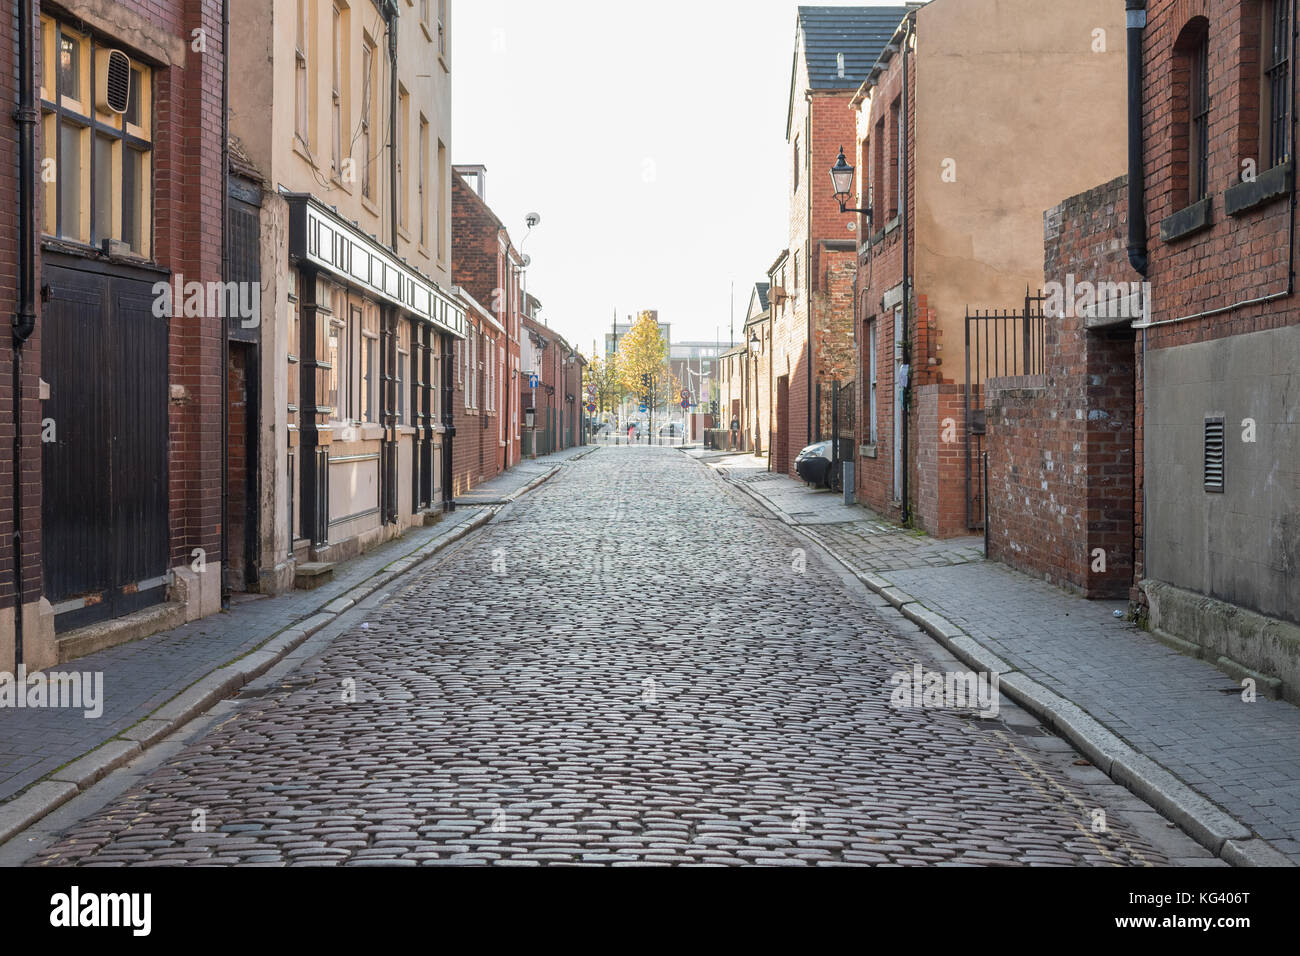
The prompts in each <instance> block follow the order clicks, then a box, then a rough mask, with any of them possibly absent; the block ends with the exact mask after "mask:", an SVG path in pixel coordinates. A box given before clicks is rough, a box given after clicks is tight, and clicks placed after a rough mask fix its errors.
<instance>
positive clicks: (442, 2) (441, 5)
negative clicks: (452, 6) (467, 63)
mask: <svg viewBox="0 0 1300 956" xmlns="http://www.w3.org/2000/svg"><path fill="white" fill-rule="evenodd" d="M438 53H439V55H440V56H446V55H447V0H438Z"/></svg>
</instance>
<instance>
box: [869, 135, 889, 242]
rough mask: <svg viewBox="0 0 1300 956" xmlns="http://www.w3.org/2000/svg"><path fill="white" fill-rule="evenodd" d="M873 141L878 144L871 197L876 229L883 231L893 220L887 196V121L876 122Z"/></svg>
mask: <svg viewBox="0 0 1300 956" xmlns="http://www.w3.org/2000/svg"><path fill="white" fill-rule="evenodd" d="M871 139H872V142H874V143H875V144H876V148H875V151H874V153H873V155H872V158H871V195H872V202H873V203H875V206H874V207H873V208H875V209H876V215H877V217H878V220H877V222H876V226H875V227H876V229H881V228H882V227H883V226H884V225H885V223H887V222H889V220H890V219H891V218H892V217H891V216H890V215H889V197H888V196H886V195H885V182H886V180H885V121H884V119H883V118H881V119H880V120H878V121H877V122H876V131H875V133H874V134H872V137H871Z"/></svg>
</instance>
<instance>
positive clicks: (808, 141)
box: [782, 92, 822, 468]
mask: <svg viewBox="0 0 1300 956" xmlns="http://www.w3.org/2000/svg"><path fill="white" fill-rule="evenodd" d="M804 99H806V100H807V101H808V116H807V119H806V120H805V121H804V131H803V142H804V150H803V152H804V163H803V165H804V169H803V178H804V182H805V183H806V184H807V185H806V186H805V188H804V191H805V192H806V193H807V194H808V212H807V220H806V221H807V223H808V232H807V237H806V242H805V245H804V247H803V268H804V274H803V276H802V277H800V276H798V275H795V281H796V282H802V283H803V289H802V290H800V291H802V293H803V294H804V295H805V296H806V297H807V300H808V301H807V303H806V305H805V306H804V309H805V310H806V311H807V313H808V337H807V342H808V436H807V442H808V444H809V445H811V444H812V443H813V442H814V441H816V440H817V438H819V437H820V436H817V437H814V433H813V422H814V421H816V422H817V431H818V432H820V431H821V427H822V410H821V406H820V405H818V406H816V407H814V405H813V395H814V393H813V379H814V378H815V377H816V375H815V373H816V368H817V366H816V362H814V361H813V354H814V353H815V352H816V351H817V346H816V343H815V341H814V340H813V290H812V251H813V234H812V223H813V199H812V168H813V166H812V157H813V148H812V125H813V121H812V114H813V96H812V93H811V92H808V93H805V94H804ZM814 416H816V418H814ZM790 451H791V449H790V448H788V447H787V448H786V454H787V455H788V454H789V453H790ZM795 454H796V455H797V454H798V452H795ZM782 464H783V465H785V466H786V467H787V468H788V467H789V465H786V463H785V462H782Z"/></svg>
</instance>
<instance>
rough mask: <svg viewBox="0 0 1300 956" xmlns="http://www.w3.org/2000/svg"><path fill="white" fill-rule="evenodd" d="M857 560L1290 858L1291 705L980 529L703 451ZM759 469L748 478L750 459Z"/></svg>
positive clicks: (1296, 846) (1298, 764) (1297, 794)
mask: <svg viewBox="0 0 1300 956" xmlns="http://www.w3.org/2000/svg"><path fill="white" fill-rule="evenodd" d="M706 463H707V464H708V465H709V467H712V468H715V469H717V470H718V471H720V472H721V473H723V474H724V476H726V477H727V478H728V479H729V480H731V481H732V482H734V483H736V484H739V485H741V486H743V487H744V488H745V489H746V490H747V491H748V492H750V493H751V494H753V495H755V496H757V497H759V498H760V499H762V500H763V501H764V502H766V503H767V505H768V506H769V507H770V508H772V509H773V510H774V511H776V512H777V513H778V514H779V515H780V516H781V517H782V520H785V521H786V522H787V523H789V524H792V525H795V526H798V527H799V528H800V530H801V531H802V532H803V533H805V534H807V535H808V536H809V537H811V538H813V539H814V540H816V541H818V542H819V543H821V544H823V545H824V546H825V547H826V548H827V549H828V550H830V551H831V552H833V553H834V554H835V555H836V557H838V558H839V559H840V560H841V561H843V562H844V563H845V564H847V565H848V566H849V567H851V568H853V569H854V570H855V571H858V572H871V573H873V574H876V575H878V576H880V577H882V578H884V579H886V580H887V581H888V582H889V583H890V584H892V585H894V586H895V587H897V588H899V589H900V590H902V591H904V592H906V593H907V594H909V595H911V597H912V598H913V599H915V600H916V601H917V602H919V603H920V604H922V605H923V606H925V607H927V608H929V609H930V610H932V611H935V612H936V613H938V614H941V615H943V616H944V617H946V618H947V619H948V620H949V621H951V622H952V623H953V624H955V625H957V626H958V627H960V628H961V629H962V630H963V631H965V632H966V633H967V634H968V635H970V636H971V637H972V638H974V639H975V640H976V641H978V642H979V643H980V644H982V645H983V646H984V647H986V648H987V649H988V650H990V651H992V652H994V653H995V654H997V655H998V656H1000V657H1002V658H1003V659H1004V660H1005V661H1006V662H1007V663H1009V664H1011V665H1012V666H1013V667H1014V668H1016V669H1017V670H1019V671H1021V672H1023V673H1024V674H1025V675H1026V676H1028V677H1030V678H1032V679H1033V680H1036V681H1038V682H1039V683H1041V684H1043V685H1044V686H1046V687H1048V688H1050V689H1051V690H1052V691H1054V692H1055V693H1056V694H1059V695H1060V696H1061V697H1063V698H1065V699H1066V700H1068V701H1072V702H1073V703H1074V704H1077V705H1078V706H1079V707H1081V708H1082V709H1083V710H1085V711H1086V712H1087V713H1088V714H1090V715H1091V716H1092V717H1093V718H1095V719H1096V720H1097V721H1099V722H1100V723H1102V724H1103V725H1104V726H1105V727H1106V728H1107V729H1109V730H1110V731H1111V732H1112V733H1114V734H1116V735H1118V736H1119V737H1121V738H1122V739H1123V740H1124V741H1126V742H1127V743H1128V744H1129V745H1130V746H1131V747H1133V748H1135V749H1136V750H1138V751H1140V752H1141V753H1143V754H1144V755H1146V756H1147V757H1149V758H1150V759H1152V760H1154V761H1155V762H1156V763H1158V764H1160V765H1161V766H1163V767H1164V768H1165V769H1167V770H1169V771H1171V772H1172V773H1173V774H1174V775H1176V776H1177V777H1179V778H1180V779H1181V780H1182V781H1183V782H1184V783H1185V784H1187V785H1188V786H1189V787H1191V788H1192V789H1193V790H1195V791H1197V792H1198V793H1199V794H1201V795H1202V796H1204V797H1205V798H1207V799H1209V800H1211V801H1213V802H1214V803H1216V804H1218V805H1219V806H1220V807H1221V808H1222V809H1223V810H1225V811H1226V812H1227V813H1229V814H1230V815H1231V816H1233V817H1235V818H1236V819H1237V820H1238V821H1240V822H1241V823H1242V824H1244V825H1245V826H1247V827H1249V828H1250V829H1251V830H1253V831H1254V832H1255V834H1256V835H1257V836H1259V837H1260V838H1262V839H1264V840H1267V841H1269V842H1270V843H1272V845H1273V846H1274V847H1276V848H1277V849H1278V850H1279V851H1281V852H1282V853H1284V854H1286V855H1287V856H1289V857H1290V858H1291V859H1292V860H1293V861H1295V862H1297V863H1300V709H1297V708H1295V707H1293V706H1291V705H1290V704H1288V703H1285V702H1281V701H1273V700H1268V699H1267V698H1264V697H1260V698H1259V699H1258V700H1257V701H1256V702H1255V703H1252V704H1247V703H1245V702H1243V701H1242V699H1241V687H1240V685H1238V684H1237V683H1236V682H1234V681H1233V680H1232V679H1231V678H1229V677H1228V676H1227V675H1226V674H1224V673H1223V672H1222V671H1220V670H1218V669H1217V668H1215V667H1213V666H1211V665H1210V664H1209V663H1208V662H1206V661H1201V660H1197V659H1195V658H1191V657H1186V656H1184V655H1182V654H1179V653H1177V652H1176V651H1174V650H1171V649H1170V648H1168V647H1166V646H1165V645H1163V644H1161V643H1159V642H1158V641H1156V640H1155V639H1154V638H1152V637H1151V636H1150V635H1148V634H1147V633H1145V632H1144V631H1142V630H1141V629H1139V628H1138V627H1136V626H1135V625H1133V624H1131V623H1129V622H1127V621H1125V620H1123V619H1118V618H1116V617H1115V616H1114V613H1113V612H1114V611H1116V610H1122V609H1124V608H1126V607H1127V605H1125V604H1123V603H1120V602H1106V601H1088V600H1085V599H1083V598H1079V597H1075V596H1073V595H1071V594H1068V593H1066V592H1064V591H1062V590H1059V589H1058V588H1056V587H1053V586H1052V585H1050V584H1047V583H1045V582H1043V581H1038V580H1036V579H1034V578H1031V577H1029V576H1028V575H1025V574H1022V573H1020V572H1019V571H1015V570H1012V569H1011V568H1009V567H1007V566H1005V565H1002V564H999V563H997V562H992V561H985V560H983V550H982V541H980V539H977V538H963V539H956V540H951V541H936V540H934V539H931V538H929V537H927V536H925V535H918V534H917V533H915V532H911V531H908V530H907V529H904V528H900V527H897V526H894V525H890V524H889V523H888V522H886V521H885V520H884V519H882V518H880V517H879V516H878V515H875V514H874V513H872V512H870V511H868V510H867V509H866V508H862V507H861V506H856V505H855V506H849V507H851V508H852V509H854V511H856V512H857V514H856V515H850V517H851V519H852V520H848V521H845V520H842V518H841V520H838V521H827V520H826V519H827V518H828V517H830V516H832V515H839V516H843V515H844V514H845V511H844V509H845V507H846V506H845V505H844V504H843V503H842V500H841V499H840V498H839V496H838V495H832V494H830V493H829V492H825V491H813V490H811V489H807V488H805V487H804V486H803V485H802V484H801V483H799V482H796V481H793V480H792V479H790V478H787V477H784V476H779V475H773V476H767V473H766V465H765V463H763V462H762V461H760V460H755V459H753V458H752V457H749V456H735V457H731V458H720V457H713V460H710V461H707V462H706ZM760 471H761V472H762V473H763V474H764V476H765V477H764V478H763V479H762V480H753V479H754V476H755V475H756V474H757V473H758V472H760Z"/></svg>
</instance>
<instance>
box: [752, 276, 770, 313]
mask: <svg viewBox="0 0 1300 956" xmlns="http://www.w3.org/2000/svg"><path fill="white" fill-rule="evenodd" d="M771 287H772V283H770V282H755V283H754V291H755V292H756V293H757V294H758V304H759V305H760V306H761V307H762V309H763V311H764V312H766V311H767V290H768V289H770V288H771Z"/></svg>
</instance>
